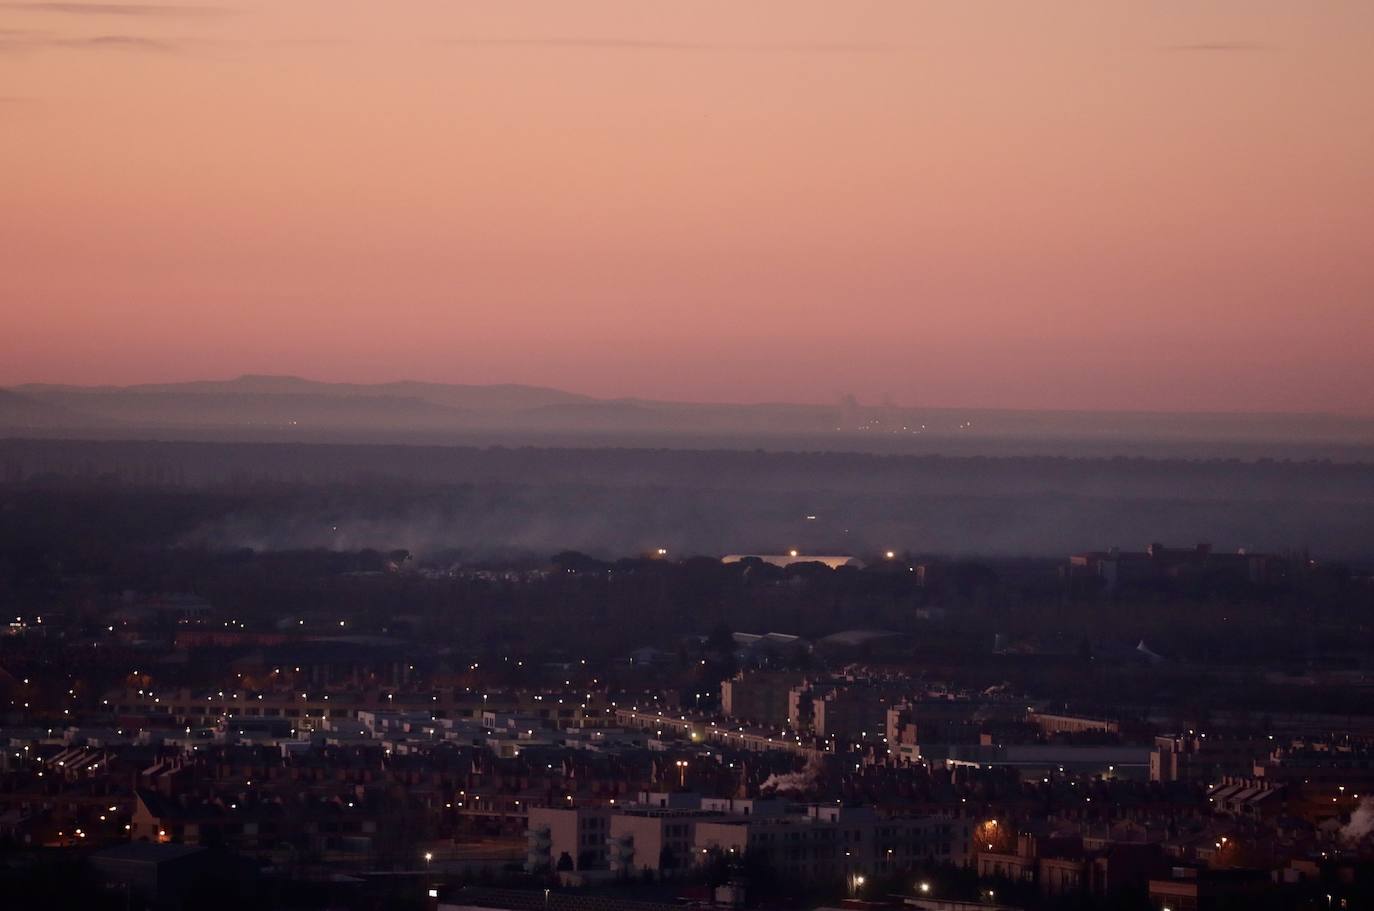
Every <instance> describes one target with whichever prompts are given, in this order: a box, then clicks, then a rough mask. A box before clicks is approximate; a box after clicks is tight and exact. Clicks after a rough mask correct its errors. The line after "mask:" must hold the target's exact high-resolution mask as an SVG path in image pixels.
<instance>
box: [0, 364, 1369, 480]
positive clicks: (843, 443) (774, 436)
mask: <svg viewBox="0 0 1374 911" xmlns="http://www.w3.org/2000/svg"><path fill="white" fill-rule="evenodd" d="M26 429H27V430H34V431H36V430H44V431H49V432H50V435H56V434H60V435H66V436H79V435H83V434H91V435H95V436H99V437H102V438H111V437H121V438H126V439H127V438H157V439H197V438H199V439H226V440H228V439H234V440H260V441H270V440H290V441H299V442H305V441H310V440H314V441H331V442H426V443H440V444H442V443H451V442H460V441H467V442H482V443H484V444H487V445H548V444H550V443H551V442H552V443H557V444H559V445H563V444H569V443H571V444H575V445H599V446H627V445H628V446H649V447H655V446H668V447H687V448H713V447H724V448H736V447H748V448H755V447H757V448H769V449H793V450H822V449H824V450H849V451H867V452H876V453H915V452H931V453H944V454H956V453H961V454H968V455H977V454H986V455H994V454H1002V455H1006V454H1029V453H1035V454H1048V453H1053V454H1061V455H1074V456H1080V455H1130V456H1139V455H1148V454H1161V453H1164V454H1169V455H1183V454H1190V455H1196V456H1209V457H1210V456H1218V455H1227V456H1232V457H1248V458H1256V457H1272V458H1290V457H1291V458H1311V457H1319V458H1337V459H1340V460H1347V461H1348V460H1361V461H1363V460H1368V459H1370V458H1371V457H1374V419H1370V418H1368V417H1355V416H1342V415H1323V414H1205V413H1164V412H1155V413H1152V412H1106V411H1104V412H1075V411H1012V410H1005V409H986V408H985V409H977V408H912V407H900V406H895V405H863V404H860V403H858V402H856V401H855V400H854V399H853V398H852V397H846V399H845V400H844V401H843V402H835V403H833V404H788V403H776V402H772V403H770V402H764V403H757V404H730V403H718V402H717V403H713V402H667V401H655V400H651V399H636V398H621V399H598V398H593V397H591V396H587V395H578V394H576V393H571V392H565V391H562V390H559V389H552V388H548V387H543V386H524V385H516V384H502V385H460V384H449V383H422V382H414V381H400V382H392V383H374V384H364V383H322V382H317V381H315V380H309V379H304V378H302V377H297V376H256V375H247V376H240V377H238V378H236V379H230V380H202V381H196V382H186V383H160V384H144V385H136V386H69V385H43V384H31V385H25V386H19V387H16V388H14V389H13V390H11V391H9V392H6V393H4V396H3V397H0V431H3V432H6V433H10V434H16V432H17V431H20V432H21V431H23V430H26ZM18 435H22V433H19V434H18Z"/></svg>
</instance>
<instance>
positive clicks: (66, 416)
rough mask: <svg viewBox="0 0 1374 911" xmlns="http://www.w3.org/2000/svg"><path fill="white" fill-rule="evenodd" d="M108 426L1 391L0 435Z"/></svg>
mask: <svg viewBox="0 0 1374 911" xmlns="http://www.w3.org/2000/svg"><path fill="white" fill-rule="evenodd" d="M104 423H107V422H106V421H103V420H102V419H100V418H95V417H92V416H91V415H86V414H80V413H78V412H75V411H72V410H70V409H68V408H65V407H63V406H61V405H56V404H53V403H51V402H44V401H40V400H38V399H35V398H33V397H31V396H26V395H20V394H19V393H16V392H9V391H7V390H4V389H0V431H6V432H14V431H20V430H26V429H27V430H31V429H45V430H46V429H52V428H57V427H77V426H81V425H94V424H104Z"/></svg>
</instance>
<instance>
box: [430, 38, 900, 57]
mask: <svg viewBox="0 0 1374 911" xmlns="http://www.w3.org/2000/svg"><path fill="white" fill-rule="evenodd" d="M442 43H443V44H445V45H448V46H450V47H472V48H503V47H544V48H570V49H577V48H595V49H601V50H625V51H735V52H742V53H802V54H826V53H830V54H884V53H891V52H894V51H901V50H904V49H905V48H904V47H903V46H901V45H895V44H861V43H841V42H835V43H829V42H784V43H731V42H724V41H722V42H714V41H657V40H653V39H640V38H448V39H444V40H443V41H442Z"/></svg>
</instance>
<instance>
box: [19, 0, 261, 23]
mask: <svg viewBox="0 0 1374 911" xmlns="http://www.w3.org/2000/svg"><path fill="white" fill-rule="evenodd" d="M0 9H7V10H23V11H26V12H32V13H59V14H62V15H68V16H125V17H133V18H155V19H172V18H197V19H199V18H205V17H209V16H224V15H228V14H229V13H232V12H234V10H233V8H232V7H227V6H179V5H173V4H160V3H0Z"/></svg>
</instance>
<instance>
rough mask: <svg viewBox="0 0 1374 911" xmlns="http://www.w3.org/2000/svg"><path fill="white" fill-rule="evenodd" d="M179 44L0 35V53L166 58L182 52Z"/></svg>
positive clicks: (138, 38) (154, 40)
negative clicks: (128, 53)
mask: <svg viewBox="0 0 1374 911" xmlns="http://www.w3.org/2000/svg"><path fill="white" fill-rule="evenodd" d="M180 46H181V45H180V44H179V43H178V42H176V41H171V40H168V39H166V38H149V37H147V36H144V35H90V36H86V37H80V38H51V37H44V36H36V37H35V36H4V35H0V53H2V52H5V51H11V52H18V53H23V52H28V51H43V50H54V49H57V50H110V51H141V52H145V53H158V54H167V53H172V52H173V51H176V50H178V49H180Z"/></svg>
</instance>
